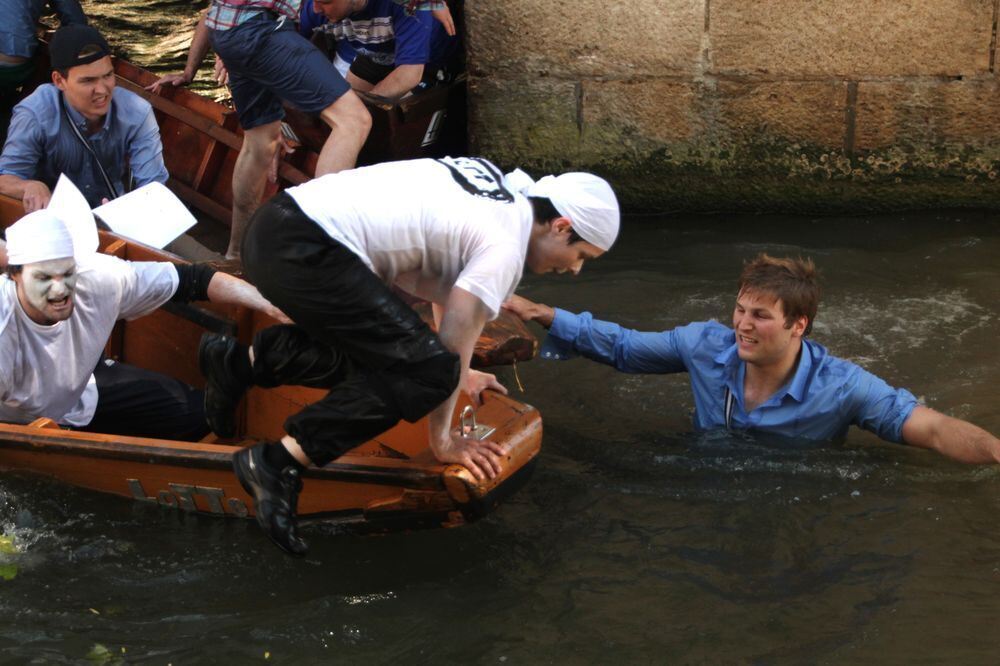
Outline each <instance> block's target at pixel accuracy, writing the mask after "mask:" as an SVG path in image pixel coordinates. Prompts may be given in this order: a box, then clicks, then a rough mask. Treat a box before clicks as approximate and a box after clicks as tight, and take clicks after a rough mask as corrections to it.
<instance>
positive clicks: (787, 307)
mask: <svg viewBox="0 0 1000 666" xmlns="http://www.w3.org/2000/svg"><path fill="white" fill-rule="evenodd" d="M739 287H740V290H739V293H740V294H743V293H754V294H769V295H771V296H774V297H775V298H777V299H780V300H781V303H782V306H783V308H784V313H785V328H791V327H792V324H794V323H795V320H796V319H798V318H799V317H806V319H807V323H806V330H805V333H804V335H809V333H810V332H811V331H812V325H813V320H815V319H816V311H817V310H818V309H819V297H820V288H819V271H818V270H816V264H814V263H813V260H812V259H803V258H802V257H796V258H794V259H793V258H791V257H782V258H778V257H772V256H769V255H768V254H766V253H763V252H762V253H760V254H758V255H757V256H756V257H754V258H753V259H752V260H751V261H748V262H746V263H744V264H743V272H742V273H740V280H739Z"/></svg>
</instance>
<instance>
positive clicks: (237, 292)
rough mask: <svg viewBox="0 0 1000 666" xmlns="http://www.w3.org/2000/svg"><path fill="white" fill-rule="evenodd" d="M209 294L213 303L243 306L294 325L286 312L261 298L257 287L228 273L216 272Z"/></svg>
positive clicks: (209, 285) (210, 282) (209, 284)
mask: <svg viewBox="0 0 1000 666" xmlns="http://www.w3.org/2000/svg"><path fill="white" fill-rule="evenodd" d="M207 293H208V300H210V301H212V302H213V303H221V304H224V305H242V306H243V307H246V308H252V309H254V310H259V311H260V312H263V313H264V314H266V315H269V316H271V317H273V318H275V319H277V320H278V321H280V322H282V323H285V324H290V323H292V321H291V320H290V319H289V318H288V317H287V316H286V315H285V313H284V312H282V311H281V310H279V309H278V308H276V307H274V306H273V305H271V302H270V301H268V300H267V299H266V298H264V297H263V296H261V295H260V292H259V291H257V288H256V287H254V286H253V285H252V284H250V283H249V282H246V281H244V280H241V279H239V278H238V277H233V276H232V275H229V274H228V273H223V272H221V271H219V272H216V273H215V275H213V276H212V279H211V281H209V283H208V290H207Z"/></svg>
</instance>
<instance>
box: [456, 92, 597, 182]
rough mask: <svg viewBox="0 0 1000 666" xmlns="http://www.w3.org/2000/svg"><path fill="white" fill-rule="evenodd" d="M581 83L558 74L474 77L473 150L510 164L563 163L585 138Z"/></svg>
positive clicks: (471, 110)
mask: <svg viewBox="0 0 1000 666" xmlns="http://www.w3.org/2000/svg"><path fill="white" fill-rule="evenodd" d="M578 97H579V89H578V84H577V83H575V82H572V81H557V80H553V79H524V78H522V79H517V80H513V81H512V80H507V79H498V78H492V77H491V78H490V79H483V78H479V77H471V78H470V80H469V144H470V148H471V151H472V153H473V154H476V155H482V156H484V157H488V158H490V159H492V160H494V161H496V162H497V163H498V164H500V165H503V166H505V167H509V166H519V165H521V164H523V163H525V162H524V160H526V159H527V160H529V161H530V162H531V163H532V164H536V165H552V166H553V167H561V166H563V165H565V164H569V163H571V162H572V161H573V160H574V159H575V158H576V153H577V150H578V144H579V140H580V129H579V121H578V112H577V109H578V102H577V100H578Z"/></svg>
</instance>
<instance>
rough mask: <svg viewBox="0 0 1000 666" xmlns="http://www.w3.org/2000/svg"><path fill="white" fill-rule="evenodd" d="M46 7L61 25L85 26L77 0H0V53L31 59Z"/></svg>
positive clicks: (85, 18)
mask: <svg viewBox="0 0 1000 666" xmlns="http://www.w3.org/2000/svg"><path fill="white" fill-rule="evenodd" d="M46 4H49V5H51V6H52V9H54V10H55V11H56V13H58V14H59V20H60V21H61V23H62V25H68V24H70V23H86V22H87V17H86V16H84V14H83V10H82V9H80V3H79V2H77V0H0V16H2V17H3V21H0V53H3V54H4V55H9V56H20V57H22V58H31V57H33V56H34V55H35V50H36V49H38V39H37V38H36V37H35V31H36V30H37V25H38V17H40V16H41V15H42V12H43V11H44V10H45V5H46Z"/></svg>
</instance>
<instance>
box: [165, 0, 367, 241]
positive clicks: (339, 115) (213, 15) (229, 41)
mask: <svg viewBox="0 0 1000 666" xmlns="http://www.w3.org/2000/svg"><path fill="white" fill-rule="evenodd" d="M308 1H310V2H311V1H312V0H308ZM340 1H341V2H344V3H349V4H353V3H354V2H357V1H358V0H340ZM301 5H302V0H212V4H211V6H210V7H209V8H208V11H207V12H205V14H204V15H203V16H202V18H201V21H200V22H199V23H198V27H197V28H196V29H195V34H194V38H193V39H192V40H191V49H190V51H189V53H188V59H187V65H186V66H185V68H184V72H183V73H182V74H168V75H167V76H164V77H163V78H161V79H160V80H158V81H157V82H156V83H154V84H153V85H152V86H150V89H151V90H153V91H154V92H156V91H159V89H160V88H161V87H162V86H164V85H172V86H179V85H186V84H188V83H190V82H191V81H192V79H194V75H195V72H196V71H197V69H198V65H200V64H201V61H202V60H203V59H204V57H205V54H206V53H207V52H208V48H209V45H211V47H212V48H214V49H215V52H216V53H218V55H219V57H220V58H221V59H222V60H223V61H225V64H226V68H227V69H228V71H229V87H230V89H231V90H232V94H233V101H234V102H235V104H236V112H237V114H238V115H239V120H240V125H241V126H242V127H243V131H244V139H243V148H242V149H241V150H240V154H239V157H238V158H237V160H236V166H235V167H234V169H233V227H232V232H231V235H230V238H229V249H228V251H227V252H226V257H227V258H230V259H237V258H239V256H240V247H241V245H242V241H243V234H244V231H245V230H246V224H247V221H248V220H249V219H250V215H251V214H252V213H253V211H254V210H255V209H256V208H257V205H258V204H259V203H260V198H261V195H262V194H263V191H264V185H265V183H266V180H267V172H268V168H269V166H270V165H271V161H272V160H273V158H274V155H275V153H276V151H277V150H278V143H279V141H280V138H281V119H282V118H284V116H285V112H284V109H283V108H282V101H286V102H288V103H290V104H292V105H293V106H295V107H297V108H300V109H302V110H303V111H306V112H308V113H316V114H318V115H319V116H320V117H321V118H322V119H323V121H324V122H326V124H327V125H329V126H330V136H329V138H327V140H326V143H325V144H324V145H323V149H322V151H320V156H319V160H318V161H317V163H316V175H317V176H322V175H324V174H328V173H334V172H337V171H341V170H343V169H350V168H351V167H353V166H354V163H355V161H356V160H357V157H358V151H360V150H361V146H362V145H363V144H364V142H365V139H366V138H367V137H368V131H369V130H370V129H371V122H372V121H371V116H370V115H369V113H368V110H367V109H366V108H365V105H364V103H363V102H362V101H361V99H360V98H359V97H358V96H357V95H355V94H354V92H352V91H351V87H350V85H348V83H347V82H346V81H345V80H344V78H343V77H342V76H341V75H340V74H339V73H338V72H337V70H336V69H335V68H333V67H331V66H330V62H329V61H328V60H327V59H326V57H325V56H324V55H323V54H322V53H321V52H320V51H319V50H318V49H317V48H316V47H315V46H313V45H312V44H311V43H309V41H308V40H307V39H305V38H304V37H302V36H301V35H299V34H298V32H297V31H296V30H295V21H296V20H297V19H298V15H299V10H300V8H301Z"/></svg>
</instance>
